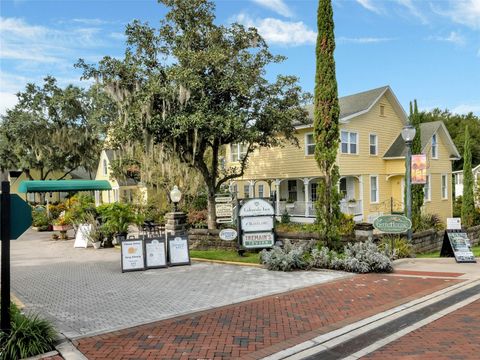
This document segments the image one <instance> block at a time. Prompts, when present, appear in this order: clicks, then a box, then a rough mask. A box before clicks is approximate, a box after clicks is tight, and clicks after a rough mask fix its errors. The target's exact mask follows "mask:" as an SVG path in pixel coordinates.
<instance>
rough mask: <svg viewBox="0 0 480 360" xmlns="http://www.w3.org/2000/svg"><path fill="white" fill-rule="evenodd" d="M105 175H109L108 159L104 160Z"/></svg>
mask: <svg viewBox="0 0 480 360" xmlns="http://www.w3.org/2000/svg"><path fill="white" fill-rule="evenodd" d="M103 175H105V176H107V175H108V163H107V160H106V159H103Z"/></svg>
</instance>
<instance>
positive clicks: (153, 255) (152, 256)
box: [144, 238, 167, 269]
mask: <svg viewBox="0 0 480 360" xmlns="http://www.w3.org/2000/svg"><path fill="white" fill-rule="evenodd" d="M144 243H145V266H146V268H147V269H154V268H163V267H167V252H166V249H165V240H164V239H162V238H146V239H144Z"/></svg>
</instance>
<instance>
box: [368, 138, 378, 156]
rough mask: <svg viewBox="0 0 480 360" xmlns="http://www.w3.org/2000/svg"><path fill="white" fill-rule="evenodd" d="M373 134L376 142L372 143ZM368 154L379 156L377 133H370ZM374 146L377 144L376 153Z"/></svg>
mask: <svg viewBox="0 0 480 360" xmlns="http://www.w3.org/2000/svg"><path fill="white" fill-rule="evenodd" d="M371 136H375V144H372V138H371ZM368 144H369V146H368V154H369V155H370V156H378V135H377V134H375V133H370V134H368ZM372 146H375V154H372Z"/></svg>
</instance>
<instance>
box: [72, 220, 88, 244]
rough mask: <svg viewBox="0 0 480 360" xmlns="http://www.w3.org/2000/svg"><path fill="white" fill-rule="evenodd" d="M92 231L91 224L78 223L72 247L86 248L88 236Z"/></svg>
mask: <svg viewBox="0 0 480 360" xmlns="http://www.w3.org/2000/svg"><path fill="white" fill-rule="evenodd" d="M91 231H92V225H91V224H80V225H78V229H77V233H76V234H75V242H74V243H73V247H74V248H87V247H88V237H89V235H90V232H91Z"/></svg>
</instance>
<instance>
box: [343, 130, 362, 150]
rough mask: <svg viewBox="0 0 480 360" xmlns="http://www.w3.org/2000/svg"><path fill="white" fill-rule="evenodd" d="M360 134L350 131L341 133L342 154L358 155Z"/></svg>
mask: <svg viewBox="0 0 480 360" xmlns="http://www.w3.org/2000/svg"><path fill="white" fill-rule="evenodd" d="M357 139H358V134H357V133H355V132H350V131H342V132H341V133H340V140H341V142H342V143H341V145H340V146H341V151H342V154H357V145H358V140H357Z"/></svg>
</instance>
